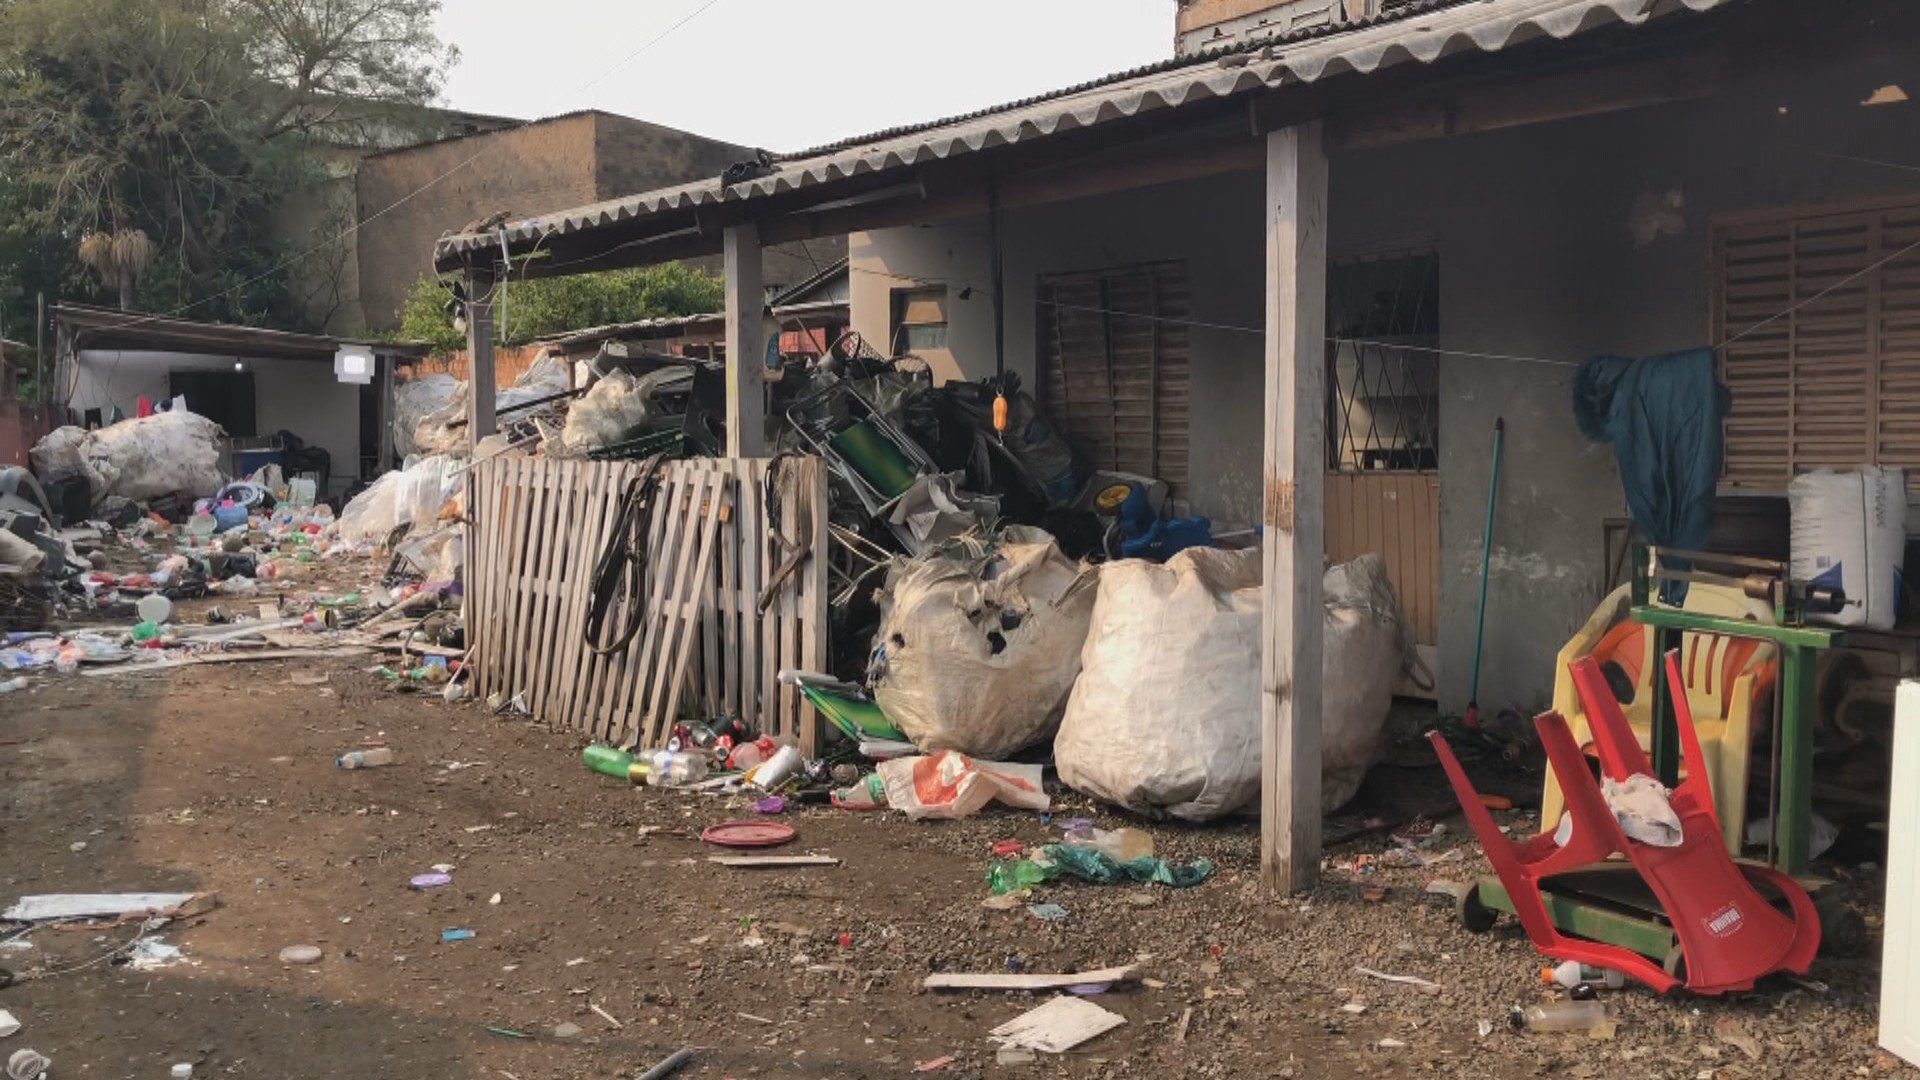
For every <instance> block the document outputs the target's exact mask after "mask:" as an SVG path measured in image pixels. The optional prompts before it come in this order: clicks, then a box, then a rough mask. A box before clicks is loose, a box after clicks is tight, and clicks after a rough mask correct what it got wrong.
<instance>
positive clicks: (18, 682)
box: [0, 675, 27, 694]
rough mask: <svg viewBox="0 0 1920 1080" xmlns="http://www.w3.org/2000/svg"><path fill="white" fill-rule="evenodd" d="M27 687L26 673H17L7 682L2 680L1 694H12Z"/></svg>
mask: <svg viewBox="0 0 1920 1080" xmlns="http://www.w3.org/2000/svg"><path fill="white" fill-rule="evenodd" d="M26 688H27V677H26V676H25V675H16V676H14V677H13V678H11V679H8V680H6V681H5V682H0V694H11V693H13V692H14V691H15V690H25V689H26Z"/></svg>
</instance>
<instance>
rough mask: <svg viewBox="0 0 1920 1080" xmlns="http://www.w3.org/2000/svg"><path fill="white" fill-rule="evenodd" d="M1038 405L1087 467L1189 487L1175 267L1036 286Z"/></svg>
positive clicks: (1071, 277)
mask: <svg viewBox="0 0 1920 1080" xmlns="http://www.w3.org/2000/svg"><path fill="white" fill-rule="evenodd" d="M1039 301H1040V305H1039V307H1040V310H1039V313H1038V322H1039V329H1040V342H1039V345H1040V348H1039V356H1040V365H1039V366H1040V372H1039V375H1040V378H1039V383H1040V386H1039V391H1040V393H1039V396H1040V403H1041V407H1042V408H1043V409H1044V410H1045V411H1046V414H1047V419H1048V420H1049V421H1050V422H1051V423H1052V424H1053V425H1054V426H1055V427H1056V428H1058V429H1059V430H1060V432H1061V433H1062V434H1063V435H1065V436H1066V438H1067V440H1068V441H1069V442H1070V443H1071V444H1072V445H1073V447H1074V449H1075V450H1076V451H1078V452H1079V453H1080V454H1082V455H1083V456H1084V457H1085V458H1086V460H1087V461H1088V462H1090V463H1091V464H1092V465H1093V466H1094V467H1096V468H1100V469H1109V470H1114V471H1118V472H1127V473H1135V474H1137V475H1141V476H1151V477H1157V478H1159V479H1161V480H1164V481H1166V482H1167V484H1168V486H1169V487H1171V488H1172V489H1173V491H1174V493H1175V494H1182V493H1184V491H1185V487H1186V482H1187V423H1188V406H1187V403H1188V399H1189V392H1188V391H1189V385H1190V377H1191V375H1190V371H1189V363H1188V340H1189V328H1188V325H1187V321H1186V320H1187V319H1188V317H1189V316H1188V296H1187V281H1186V273H1185V270H1184V268H1183V267H1181V266H1180V265H1178V264H1160V265H1155V266H1150V267H1139V268H1128V269H1125V270H1113V271H1103V272H1098V273H1090V274H1068V275H1060V276H1055V277H1047V278H1042V279H1041V281H1040V288H1039Z"/></svg>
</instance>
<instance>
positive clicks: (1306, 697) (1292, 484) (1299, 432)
mask: <svg viewBox="0 0 1920 1080" xmlns="http://www.w3.org/2000/svg"><path fill="white" fill-rule="evenodd" d="M1266 225H1267V413H1266V429H1267V432H1266V456H1265V464H1264V468H1265V487H1266V496H1265V509H1264V512H1263V515H1262V521H1263V522H1264V524H1265V526H1266V528H1265V548H1266V577H1265V607H1264V609H1263V611H1264V613H1265V618H1264V620H1263V623H1264V625H1263V626H1262V629H1261V637H1262V640H1261V648H1260V682H1261V694H1260V721H1261V813H1260V880H1261V883H1262V884H1263V885H1265V886H1266V887H1267V888H1269V889H1272V890H1277V891H1297V890H1301V889H1307V888H1311V887H1312V886H1313V883H1314V881H1315V880H1316V878H1317V877H1318V875H1319V870H1320V674H1321V665H1322V663H1323V652H1324V647H1323V645H1322V643H1321V642H1322V638H1323V637H1324V636H1325V625H1324V620H1325V618H1326V615H1325V613H1324V611H1323V610H1322V607H1321V594H1322V591H1323V585H1322V575H1323V573H1324V566H1323V562H1324V558H1325V555H1324V551H1325V546H1326V544H1325V536H1324V535H1323V533H1324V524H1323V522H1324V516H1323V513H1322V506H1321V498H1322V492H1323V491H1324V490H1325V488H1326V473H1327V452H1326V433H1325V427H1326V421H1325V416H1326V368H1327V344H1326V337H1327V331H1326V325H1327V158H1326V151H1325V149H1324V148H1323V146H1322V144H1321V140H1320V124H1319V122H1318V121H1314V122H1311V123H1306V124H1300V125H1298V126H1295V127H1290V128H1284V129H1282V130H1280V131H1276V132H1273V133H1272V134H1270V135H1268V136H1267V206H1266Z"/></svg>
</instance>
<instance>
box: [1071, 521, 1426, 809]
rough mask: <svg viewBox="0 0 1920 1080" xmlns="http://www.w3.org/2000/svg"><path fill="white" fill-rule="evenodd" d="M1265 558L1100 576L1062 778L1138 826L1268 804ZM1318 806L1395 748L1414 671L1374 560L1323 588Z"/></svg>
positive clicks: (1201, 553) (1120, 569)
mask: <svg viewBox="0 0 1920 1080" xmlns="http://www.w3.org/2000/svg"><path fill="white" fill-rule="evenodd" d="M1260 564H1261V555H1260V552H1259V551H1257V550H1252V551H1238V552H1229V551H1219V550H1214V549H1208V548H1190V549H1188V550H1186V551H1183V552H1181V553H1179V554H1178V555H1175V556H1174V557H1173V558H1172V559H1170V560H1169V561H1168V562H1167V563H1166V565H1164V566H1159V565H1155V564H1153V563H1149V562H1143V561H1139V560H1126V561H1123V562H1115V563H1108V564H1107V565H1106V566H1104V567H1103V568H1102V569H1101V573H1100V594H1099V598H1098V599H1097V600H1096V601H1095V603H1094V610H1093V624H1092V626H1091V628H1090V629H1089V630H1088V633H1087V645H1086V649H1085V650H1084V651H1083V652H1082V654H1081V661H1080V665H1081V671H1080V677H1079V679H1078V680H1077V681H1076V682H1075V683H1074V687H1073V694H1072V696H1071V697H1069V699H1068V701H1067V712H1066V716H1065V718H1064V719H1062V721H1061V723H1060V732H1059V734H1058V735H1057V736H1055V738H1054V741H1053V754H1054V763H1055V765H1056V767H1057V768H1058V769H1059V770H1060V779H1061V780H1062V781H1064V782H1065V783H1066V784H1067V785H1068V786H1070V787H1072V788H1073V789H1074V790H1076V791H1080V792H1082V793H1084V794H1087V795H1091V796H1093V797H1095V798H1098V799H1102V800H1105V801H1107V802H1110V803H1115V804H1118V805H1120V806H1123V807H1126V808H1127V809H1129V810H1133V811H1135V812H1138V813H1143V814H1149V815H1154V816H1162V815H1164V816H1170V817H1176V818H1182V819H1185V820H1188V821H1210V820H1212V819H1214V818H1218V817H1222V816H1224V815H1227V814H1231V813H1234V812H1235V811H1237V810H1240V809H1243V808H1245V807H1247V806H1249V805H1250V804H1252V803H1253V802H1254V801H1255V800H1256V799H1257V798H1258V796H1259V794H1260V635H1261V590H1260V577H1261V569H1260ZM1326 590H1327V593H1326V596H1327V599H1326V620H1327V621H1326V631H1325V633H1326V640H1325V656H1326V659H1325V664H1324V666H1323V676H1322V683H1321V740H1322V759H1321V760H1322V767H1321V773H1322V777H1321V785H1322V786H1321V806H1322V809H1323V810H1328V811H1330V810H1333V809H1336V808H1338V807H1339V806H1341V805H1342V804H1344V803H1346V802H1347V801H1348V800H1349V799H1351V798H1353V794H1354V792H1355V791H1356V790H1358V788H1359V786H1360V781H1361V779H1362V778H1364V777H1365V775H1366V771H1367V769H1368V768H1370V767H1371V766H1372V765H1373V764H1374V763H1375V762H1377V761H1378V759H1379V757H1380V754H1381V752H1382V751H1383V749H1384V735H1385V730H1384V729H1385V723H1386V718H1387V712H1388V710H1389V709H1390V708H1391V706H1392V702H1393V685H1394V682H1395V678H1396V676H1397V674H1398V673H1399V671H1400V669H1401V666H1402V664H1403V662H1404V659H1403V658H1404V652H1403V647H1402V637H1401V616H1400V613H1399V609H1398V606H1397V605H1396V604H1395V603H1394V601H1393V590H1392V586H1391V585H1390V584H1388V582H1387V580H1386V569H1385V564H1384V563H1383V562H1382V561H1381V560H1380V557H1379V556H1377V555H1368V556H1363V557H1362V558H1360V559H1357V560H1355V561H1354V562H1352V563H1349V564H1347V565H1345V566H1339V567H1335V568H1334V569H1333V570H1331V571H1329V572H1328V574H1327V577H1326Z"/></svg>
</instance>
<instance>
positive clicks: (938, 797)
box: [875, 750, 1052, 821]
mask: <svg viewBox="0 0 1920 1080" xmlns="http://www.w3.org/2000/svg"><path fill="white" fill-rule="evenodd" d="M875 770H876V771H877V772H879V774H880V780H881V782H882V783H884V784H886V786H887V804H888V805H889V806H892V807H893V808H894V809H896V810H904V811H906V814H907V816H908V817H909V818H912V819H913V820H915V821H919V820H920V819H922V818H963V817H970V816H972V815H973V814H976V813H978V812H979V810H980V808H981V807H983V806H985V805H987V804H988V803H990V802H992V801H994V800H995V799H998V800H1000V801H1001V802H1003V803H1006V804H1007V805H1008V806H1011V807H1014V808H1015V809H1018V810H1045V809H1046V808H1047V807H1048V806H1050V805H1052V801H1051V800H1050V799H1048V798H1047V792H1046V789H1045V788H1044V787H1042V786H1041V776H1042V773H1043V772H1044V771H1045V770H1044V769H1043V768H1042V767H1041V766H1039V765H1012V764H1008V763H1006V762H1003V761H975V760H974V759H973V758H970V757H968V756H966V755H965V754H957V753H954V752H953V751H951V750H943V751H941V752H940V753H937V754H927V755H922V756H920V757H905V758H895V759H893V760H892V761H883V762H881V763H880V764H879V765H877V766H875Z"/></svg>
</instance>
